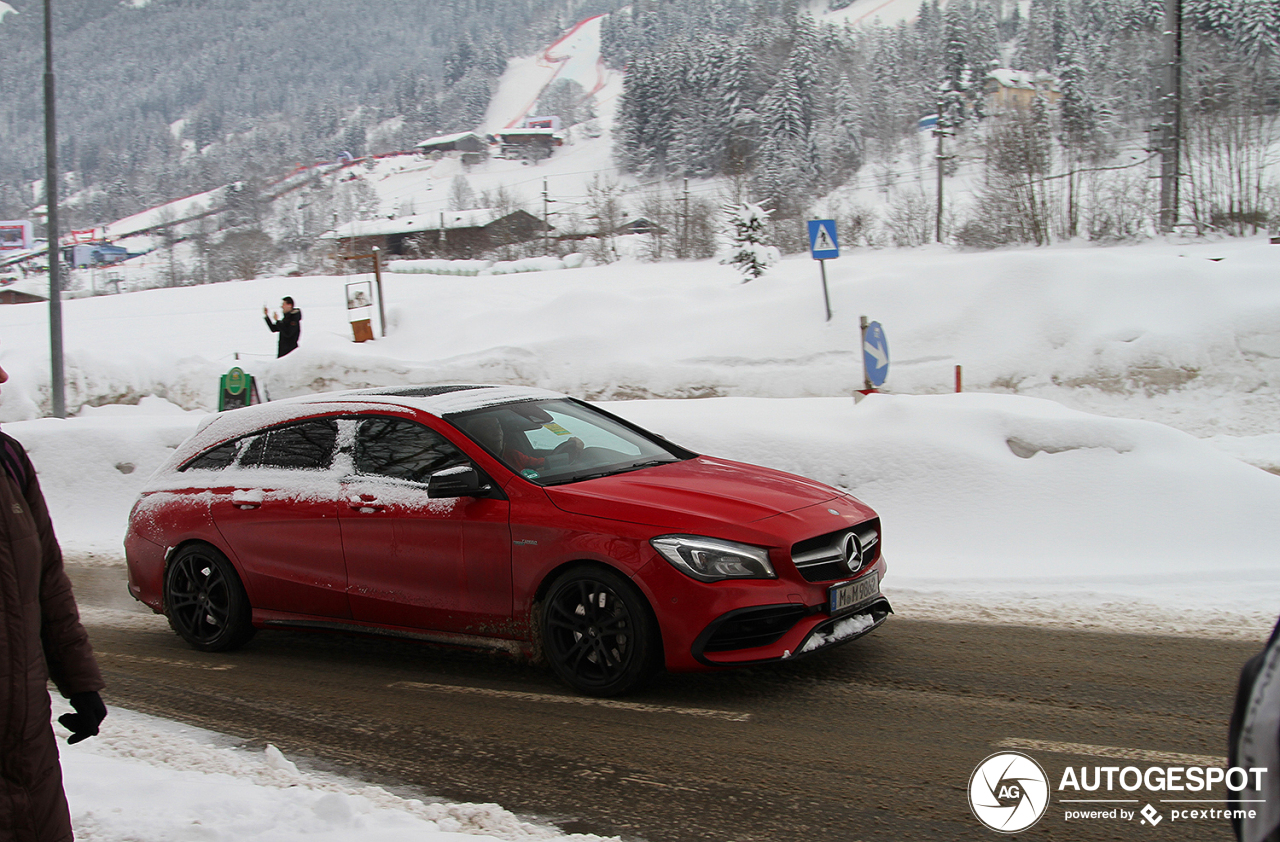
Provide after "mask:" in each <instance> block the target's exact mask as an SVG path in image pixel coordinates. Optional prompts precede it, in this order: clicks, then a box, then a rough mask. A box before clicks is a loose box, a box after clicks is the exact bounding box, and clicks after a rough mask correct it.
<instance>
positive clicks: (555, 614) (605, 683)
mask: <svg viewBox="0 0 1280 842" xmlns="http://www.w3.org/2000/svg"><path fill="white" fill-rule="evenodd" d="M541 626H542V651H543V654H544V655H545V657H546V658H547V660H548V661H549V662H550V664H551V668H552V669H553V670H555V672H556V675H558V676H560V678H561V680H563V681H564V682H565V683H567V684H568V685H569V686H570V687H573V688H574V689H575V690H578V691H579V692H581V693H586V694H588V695H592V696H616V695H618V694H619V693H624V692H626V691H627V690H630V689H632V688H634V687H636V686H637V685H639V684H640V683H642V682H643V681H645V680H646V679H648V678H649V677H650V676H651V675H652V674H653V672H654V671H655V670H656V668H657V666H658V663H659V656H660V643H659V642H658V635H657V628H656V625H655V622H654V620H653V619H652V615H651V614H650V613H649V607H648V604H647V603H646V602H645V599H644V597H643V596H642V595H641V593H640V592H639V591H638V590H637V589H636V587H635V586H634V585H632V584H631V583H630V582H629V581H627V579H626V578H625V577H623V576H621V575H620V574H618V573H615V572H613V571H612V570H608V569H605V568H602V567H590V566H584V567H575V568H573V569H570V570H568V571H566V572H564V573H563V574H561V575H560V576H559V577H557V578H556V580H555V581H554V582H553V583H552V584H551V587H550V589H549V590H548V591H547V596H546V599H545V600H544V602H543V605H542V615H541Z"/></svg>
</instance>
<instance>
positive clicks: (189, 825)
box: [53, 696, 616, 842]
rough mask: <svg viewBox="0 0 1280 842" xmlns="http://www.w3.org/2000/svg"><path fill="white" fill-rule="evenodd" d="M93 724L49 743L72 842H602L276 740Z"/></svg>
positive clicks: (62, 709)
mask: <svg viewBox="0 0 1280 842" xmlns="http://www.w3.org/2000/svg"><path fill="white" fill-rule="evenodd" d="M54 708H55V709H54V714H53V715H54V719H55V721H56V719H57V717H58V716H59V715H60V714H62V713H66V712H67V711H69V710H70V708H69V707H68V706H67V705H66V702H65V701H63V700H62V699H61V698H59V697H56V696H55V699H54ZM102 727H103V730H102V733H101V734H99V735H98V736H97V737H94V738H93V739H90V740H86V741H84V742H81V743H77V744H76V745H74V746H71V745H66V744H65V743H60V745H59V748H60V751H61V754H62V767H63V775H64V782H65V787H66V791H67V800H68V801H69V803H70V805H71V814H72V823H73V824H74V826H75V829H76V839H77V840H79V842H170V841H171V840H199V842H241V841H242V840H270V842H294V840H298V842H302V841H303V840H305V842H349V840H352V839H359V840H360V842H402V840H405V839H413V840H417V842H456V841H457V840H464V839H465V840H477V839H479V840H500V842H544V841H545V842H551V841H552V840H556V841H559V840H563V842H597V841H598V842H603V838H602V837H598V836H592V835H583V834H563V833H560V832H559V831H558V830H556V829H555V828H552V827H547V826H544V825H538V824H534V823H532V822H529V821H525V820H523V819H521V818H519V817H517V816H516V815H514V814H513V813H511V812H509V811H507V810H504V809H502V808H501V807H499V806H497V805H495V804H457V803H450V802H445V801H439V802H429V801H423V800H419V799H415V798H406V797H403V796H400V795H396V794H394V793H391V792H389V791H387V790H386V789H383V788H382V787H377V786H371V785H368V784H364V783H361V782H359V781H355V780H352V779H349V778H345V777H342V776H339V775H333V774H325V773H320V772H312V771H306V770H303V769H299V768H298V766H297V765H296V764H295V763H293V762H292V761H290V760H289V759H288V758H286V757H285V756H284V755H283V754H282V753H281V752H280V750H279V749H277V748H276V747H275V746H272V745H268V746H267V747H266V748H265V750H258V749H254V748H248V747H245V746H242V745H237V744H236V742H235V741H234V740H233V739H232V738H229V737H225V736H223V735H219V734H215V733H213V732H210V731H204V730H201V729H198V728H192V727H189V726H185V725H179V724H176V723H173V722H169V721H167V720H162V719H156V718H154V717H151V716H146V715H144V714H140V713H135V712H133V711H128V710H123V709H120V708H114V707H113V708H112V709H111V711H110V713H109V715H108V717H107V719H106V721H105V722H104V723H103V726H102ZM54 728H55V730H56V731H58V732H59V733H65V732H64V731H63V730H62V729H61V727H60V726H57V725H55V726H54ZM610 838H615V839H616V837H610Z"/></svg>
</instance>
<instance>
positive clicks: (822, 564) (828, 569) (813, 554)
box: [791, 518, 880, 582]
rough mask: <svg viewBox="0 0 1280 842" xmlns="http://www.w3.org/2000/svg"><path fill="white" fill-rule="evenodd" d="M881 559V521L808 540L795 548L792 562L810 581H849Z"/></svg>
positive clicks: (792, 549) (867, 522) (873, 521)
mask: <svg viewBox="0 0 1280 842" xmlns="http://www.w3.org/2000/svg"><path fill="white" fill-rule="evenodd" d="M850 536H852V538H853V540H850ZM879 558H880V519H879V518H872V519H871V520H868V521H866V522H864V523H860V524H858V525H857V526H854V527H852V528H848V529H839V530H836V531H835V532H828V533H827V534H826V535H819V536H818V537H816V538H807V539H805V540H803V541H800V542H799V543H796V544H793V545H792V546H791V561H792V562H793V563H794V564H795V566H796V569H797V570H799V571H800V575H801V576H803V577H804V579H805V581H807V582H830V581H833V580H835V579H847V578H848V577H850V576H852V575H853V574H854V573H857V572H858V571H859V570H861V569H862V568H864V567H866V566H868V565H870V564H875V563H876V561H877V560H878V559H879Z"/></svg>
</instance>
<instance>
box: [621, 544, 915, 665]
mask: <svg viewBox="0 0 1280 842" xmlns="http://www.w3.org/2000/svg"><path fill="white" fill-rule="evenodd" d="M885 569H886V566H885V561H884V559H883V557H882V558H879V559H877V560H876V561H875V563H873V564H872V565H870V566H869V567H867V568H865V569H864V570H863V571H861V572H860V574H859V576H857V577H855V578H854V580H845V581H856V580H858V579H861V578H863V577H864V576H870V575H873V574H874V575H875V576H876V577H877V581H878V582H879V581H883V579H884V574H885ZM783 575H784V577H785V578H778V579H740V580H731V581H724V582H715V583H710V584H708V583H703V582H697V581H694V580H693V579H691V578H689V577H688V576H685V575H684V574H683V573H680V572H678V571H677V570H676V569H675V568H674V567H673V566H672V565H670V564H667V563H666V562H665V561H663V562H661V563H658V564H653V565H650V566H648V567H647V568H646V569H644V570H643V571H642V572H641V574H640V575H638V576H636V577H635V579H634V581H635V582H636V584H638V585H640V587H641V588H642V589H643V590H645V591H646V595H647V596H648V598H649V600H650V604H651V605H652V606H653V608H654V611H655V613H656V614H657V618H658V627H659V628H660V629H661V634H662V641H663V650H664V654H665V658H664V660H665V662H666V668H667V669H668V670H669V671H671V672H687V671H698V670H706V669H714V668H718V667H732V666H746V665H749V664H762V663H769V662H774V661H784V660H788V659H791V658H795V657H799V656H801V655H807V654H809V653H810V652H815V651H819V650H822V649H827V648H830V647H831V646H834V645H837V644H839V643H845V642H848V641H850V640H854V639H856V638H858V637H861V636H862V635H864V634H866V633H867V632H869V631H871V630H872V629H874V628H876V627H877V626H879V625H880V624H881V623H883V622H884V620H885V619H886V618H887V617H888V615H889V614H890V613H892V611H893V609H892V608H891V607H890V605H889V602H888V600H887V599H885V597H884V594H882V593H880V592H879V590H878V588H877V591H876V592H875V593H874V594H872V595H868V596H867V597H866V598H864V599H862V600H861V601H860V602H859V603H857V604H855V605H852V606H849V608H848V610H844V611H841V612H839V613H837V614H832V613H831V612H830V611H829V610H828V594H829V588H830V587H831V586H833V585H836V584H840V582H805V581H803V580H802V579H800V577H798V576H795V575H794V574H793V575H792V576H790V577H787V576H786V574H785V573H784V574H783ZM853 617H865V618H867V619H864V620H860V621H858V623H856V624H851V623H846V622H845V621H847V620H850V619H851V618H853Z"/></svg>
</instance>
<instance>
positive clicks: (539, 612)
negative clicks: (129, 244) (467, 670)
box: [125, 386, 891, 695]
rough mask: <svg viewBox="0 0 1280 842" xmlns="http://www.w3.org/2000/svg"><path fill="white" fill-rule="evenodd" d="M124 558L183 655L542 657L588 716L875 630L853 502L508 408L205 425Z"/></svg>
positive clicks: (375, 397)
mask: <svg viewBox="0 0 1280 842" xmlns="http://www.w3.org/2000/svg"><path fill="white" fill-rule="evenodd" d="M125 549H126V553H127V557H128V564H129V589H130V591H131V592H132V593H133V595H134V596H135V597H137V598H138V599H140V600H142V601H143V602H144V603H146V604H147V605H149V606H150V607H151V608H152V609H153V610H155V611H156V612H162V613H164V614H165V615H166V616H167V617H168V619H169V622H170V624H171V625H172V627H173V629H174V630H175V631H176V632H177V633H178V634H179V635H181V636H182V637H183V638H184V639H185V640H186V641H187V642H188V643H189V644H190V645H191V646H193V647H195V648H197V649H202V650H206V651H221V650H229V649H234V648H236V647H238V646H241V645H243V644H244V643H245V642H247V641H248V640H249V638H250V637H252V635H253V634H254V632H255V630H257V629H260V628H262V629H266V628H272V627H280V628H312V629H341V630H350V631H357V632H365V633H374V634H389V635H394V636H396V637H410V638H416V639H420V640H425V641H431V642H436V643H443V644H448V645H454V646H465V647H480V648H490V649H500V650H507V651H510V652H514V653H520V654H524V655H528V656H530V657H533V658H540V659H545V661H546V662H547V663H549V664H550V666H551V668H552V669H553V670H554V671H555V672H556V674H557V675H558V676H559V677H560V678H561V679H562V680H563V681H565V682H566V683H567V684H569V685H570V686H571V687H573V688H575V689H577V690H578V691H580V692H582V693H588V694H593V695H615V694H618V693H622V692H625V691H627V690H629V689H631V688H634V687H636V686H637V685H638V684H640V683H641V682H643V681H644V680H645V679H646V678H648V677H649V676H650V675H652V673H653V672H654V671H655V670H657V669H660V668H663V667H665V668H666V669H668V670H672V671H687V670H705V669H714V668H718V667H732V666H737V665H744V664H760V663H765V662H770V661H780V660H785V659H788V658H795V657H798V656H801V655H806V654H809V653H811V652H815V651H818V650H821V649H825V648H827V647H830V646H833V645H836V644H838V643H843V642H846V641H849V640H852V639H854V638H856V637H859V636H861V635H862V634H865V633H866V632H868V631H870V630H871V629H873V628H875V627H876V626H878V625H880V624H881V623H882V622H884V620H885V618H886V617H887V616H888V614H889V613H890V611H891V609H890V607H889V603H888V601H887V600H886V599H885V598H884V596H883V595H882V594H881V592H880V580H881V579H882V578H883V576H884V571H885V563H884V559H883V557H882V553H881V541H880V521H879V519H878V518H877V517H876V513H875V512H874V511H872V510H871V509H870V508H868V507H867V506H865V505H863V504H862V503H861V502H859V501H858V500H856V499H855V498H853V497H851V496H850V495H848V494H846V493H844V492H842V491H838V490H836V489H834V488H830V487H828V486H825V485H822V484H821V483H817V482H814V481H811V480H807V479H803V478H801V477H798V476H793V475H791V474H786V473H782V472H780V471H775V470H770V469H768V468H761V467H756V466H754V465H747V464H743V463H740V462H731V461H727V460H724V459H716V458H714V457H710V456H703V455H700V454H697V453H693V452H690V451H688V450H686V449H684V448H682V447H679V446H677V445H675V444H672V443H671V442H669V441H667V440H666V439H664V438H662V437H660V436H658V435H655V434H653V433H650V432H648V431H646V430H644V429H642V428H640V427H638V426H636V425H635V424H632V423H630V422H628V421H625V420H623V419H621V418H619V417H617V416H615V415H612V414H610V413H608V412H605V411H603V410H601V409H598V408H596V407H594V406H592V405H590V404H587V403H584V402H582V401H579V400H575V399H573V398H570V397H567V396H565V395H561V394H557V393H555V392H548V391H544V390H541V389H532V388H524V387H509V386H419V387H406V388H388V389H366V390H358V391H350V392H339V393H332V394H323V395H315V396H311V397H307V398H304V399H293V400H287V401H279V402H275V403H268V404H263V405H259V406H252V407H248V408H245V409H236V410H232V411H229V412H223V413H219V414H218V415H215V416H212V417H211V419H210V420H209V421H208V422H206V423H205V424H204V425H203V426H202V427H201V428H200V429H199V430H198V431H197V432H196V433H195V435H193V436H192V437H191V438H190V439H189V440H188V441H186V442H185V443H184V444H183V445H182V446H181V447H179V448H178V450H177V451H176V452H175V453H174V455H173V457H172V458H171V459H170V460H169V462H168V463H167V464H166V465H165V466H164V467H163V468H162V469H161V470H160V471H158V472H157V473H156V475H155V476H154V477H153V478H152V479H151V480H150V482H149V484H148V486H147V487H146V489H145V490H144V491H143V492H142V494H141V496H140V497H139V499H138V501H137V503H136V504H135V506H134V508H133V513H132V515H131V516H130V520H129V529H128V533H127V535H126V538H125Z"/></svg>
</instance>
